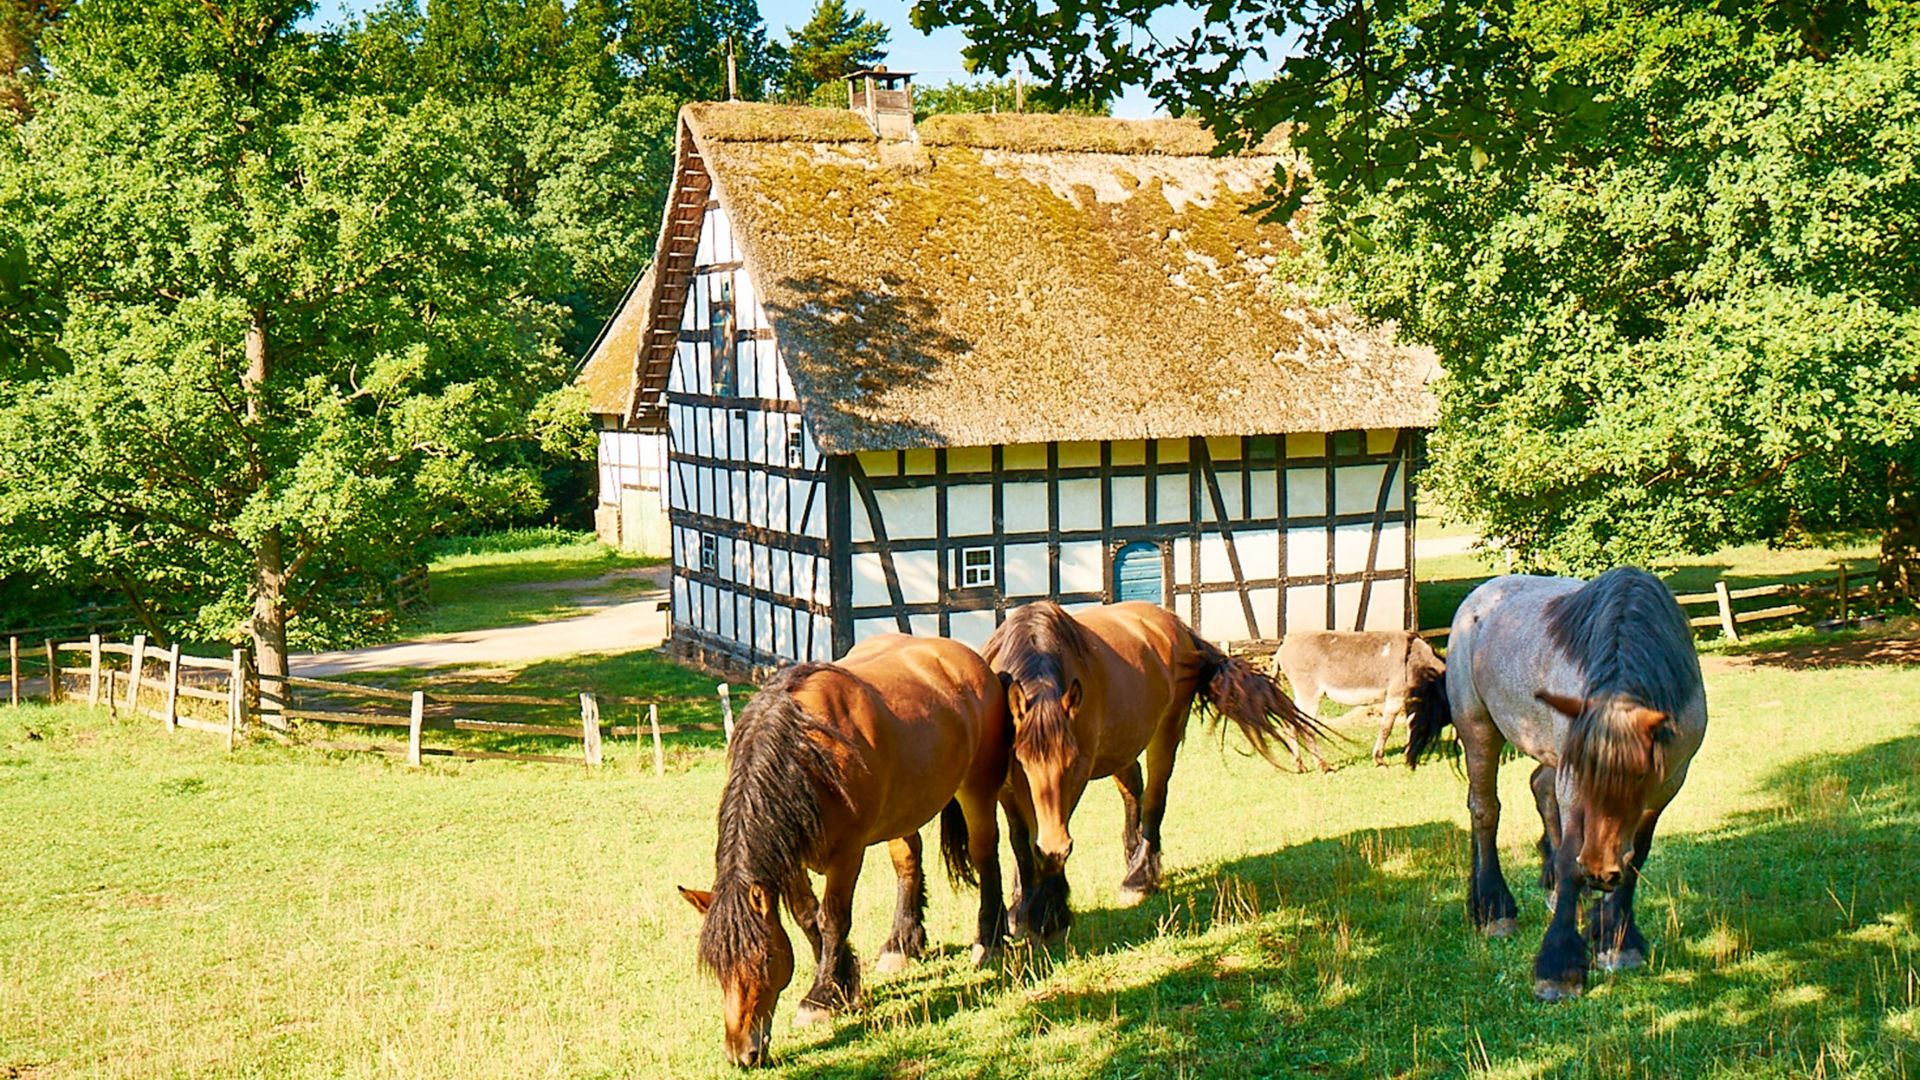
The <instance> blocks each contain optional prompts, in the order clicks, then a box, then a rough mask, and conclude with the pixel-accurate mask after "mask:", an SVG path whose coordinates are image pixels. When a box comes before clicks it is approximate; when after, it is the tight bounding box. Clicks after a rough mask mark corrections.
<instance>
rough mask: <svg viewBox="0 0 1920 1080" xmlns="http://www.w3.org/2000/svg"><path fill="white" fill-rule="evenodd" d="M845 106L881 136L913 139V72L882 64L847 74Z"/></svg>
mask: <svg viewBox="0 0 1920 1080" xmlns="http://www.w3.org/2000/svg"><path fill="white" fill-rule="evenodd" d="M847 108H849V109H852V110H853V111H854V112H856V113H858V114H860V116H861V118H862V119H864V120H866V122H867V126H868V127H870V128H872V129H873V132H874V134H876V135H878V136H880V137H881V138H883V139H901V140H910V139H912V138H913V72H911V71H888V70H887V69H886V66H885V65H881V66H880V67H875V68H863V69H861V70H859V71H856V72H853V73H852V74H850V75H848V76H847Z"/></svg>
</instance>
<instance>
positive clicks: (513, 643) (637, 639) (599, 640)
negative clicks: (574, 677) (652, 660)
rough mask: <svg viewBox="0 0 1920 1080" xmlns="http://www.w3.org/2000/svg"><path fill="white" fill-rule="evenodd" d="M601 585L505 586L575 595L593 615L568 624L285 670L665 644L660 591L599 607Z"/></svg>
mask: <svg viewBox="0 0 1920 1080" xmlns="http://www.w3.org/2000/svg"><path fill="white" fill-rule="evenodd" d="M622 576H633V575H622ZM647 576H650V577H653V578H654V580H655V581H656V582H658V581H659V580H660V578H659V577H658V576H656V572H655V571H653V570H651V569H650V570H649V572H648V574H647ZM606 584H607V579H606V578H591V579H583V580H579V581H564V582H544V583H540V584H538V585H531V586H527V585H517V586H510V587H513V588H537V589H539V590H540V591H542V592H548V591H553V592H564V591H570V590H571V591H575V592H577V593H578V594H579V595H578V596H577V599H578V600H580V601H581V603H582V606H583V607H587V606H591V608H592V610H590V611H587V612H586V613H584V614H580V615H575V616H573V617H571V618H565V619H553V620H550V621H548V622H539V623H525V624H522V625H518V626H498V627H491V628H488V629H484V630H462V631H460V632H459V633H454V634H434V635H432V636H430V637H423V638H415V639H413V640H411V641H396V642H394V643H393V644H391V645H375V646H372V647H369V648H365V649H341V650H338V651H335V652H321V653H296V654H294V655H293V656H292V657H290V658H289V660H288V664H289V667H290V668H291V669H292V671H293V674H295V675H305V676H307V677H309V678H323V677H325V676H328V675H339V674H343V673H346V672H352V671H382V670H386V669H390V668H435V667H445V666H449V665H454V664H515V663H523V662H527V661H533V660H546V659H549V658H551V657H556V656H574V655H578V654H580V653H620V652H632V651H634V650H636V649H651V648H653V647H655V646H656V645H659V644H660V643H661V642H663V641H665V640H666V639H667V613H666V612H664V611H661V610H660V604H661V603H662V602H663V601H664V600H665V599H666V592H665V590H664V589H663V590H661V591H659V592H649V593H646V594H645V595H643V596H641V597H640V598H639V599H636V600H624V601H621V602H619V603H604V602H602V601H599V600H598V599H597V597H596V594H595V592H594V590H595V589H596V588H597V587H604V586H605V585H606Z"/></svg>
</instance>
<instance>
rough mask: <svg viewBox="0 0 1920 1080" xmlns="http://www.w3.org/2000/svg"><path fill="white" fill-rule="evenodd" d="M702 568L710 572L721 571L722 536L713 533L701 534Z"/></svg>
mask: <svg viewBox="0 0 1920 1080" xmlns="http://www.w3.org/2000/svg"><path fill="white" fill-rule="evenodd" d="M700 569H701V570H703V571H705V572H707V573H709V574H717V573H719V572H720V538H719V537H717V536H715V535H713V534H712V533H701V534H700Z"/></svg>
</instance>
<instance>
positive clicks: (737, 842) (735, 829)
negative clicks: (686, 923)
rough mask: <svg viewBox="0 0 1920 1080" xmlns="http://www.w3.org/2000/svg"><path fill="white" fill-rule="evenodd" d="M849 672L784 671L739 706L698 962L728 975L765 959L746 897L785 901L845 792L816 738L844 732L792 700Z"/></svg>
mask: <svg viewBox="0 0 1920 1080" xmlns="http://www.w3.org/2000/svg"><path fill="white" fill-rule="evenodd" d="M826 672H838V673H841V674H845V672H844V671H843V670H842V669H841V668H838V667H835V666H833V665H831V664H820V663H809V664H798V665H795V666H793V667H789V668H786V669H784V670H782V671H781V672H780V673H779V674H777V675H775V676H774V678H773V680H772V681H771V682H769V683H767V685H766V686H765V687H763V688H762V689H761V690H760V692H759V693H757V694H755V695H754V697H753V700H752V701H750V702H748V703H747V706H746V708H744V709H743V710H741V713H740V720H739V723H738V724H736V725H735V727H734V737H733V745H732V747H731V748H730V749H729V751H728V754H727V758H728V768H727V783H726V787H725V789H724V790H723V791H722V793H721V795H720V828H719V841H718V843H717V844H716V845H715V848H714V888H713V906H712V907H711V908H709V909H708V911H707V916H706V919H705V920H704V921H703V922H702V923H701V927H700V949H699V955H700V963H701V964H702V965H703V966H704V967H706V968H707V969H708V970H709V971H711V972H713V973H714V974H715V975H716V976H719V977H720V978H722V979H726V978H729V977H731V976H732V975H733V974H734V973H735V972H737V971H739V970H740V969H742V968H745V967H749V966H752V965H756V964H759V963H761V962H764V960H765V958H766V954H767V947H768V942H767V928H766V922H765V920H764V919H763V918H762V917H761V916H759V915H757V914H756V913H755V912H754V910H753V908H752V906H751V903H750V901H749V899H748V892H749V890H750V888H751V887H752V886H754V885H759V886H762V887H763V888H765V889H766V890H767V892H768V893H769V894H770V898H771V900H772V902H773V903H779V901H780V898H781V897H782V896H783V895H784V894H785V893H786V891H787V889H788V888H789V886H790V884H791V882H792V881H793V880H794V877H795V875H796V874H798V873H802V872H804V869H805V864H806V859H807V857H808V856H809V855H811V854H813V852H814V849H815V848H816V847H817V846H818V844H819V842H820V839H821V832H822V830H823V828H824V824H823V820H824V819H823V815H822V813H821V803H822V801H823V800H824V799H826V798H840V799H845V798H846V788H845V786H844V784H843V783H842V781H841V777H840V770H839V768H838V766H837V765H836V764H835V763H834V761H833V759H832V758H831V757H830V756H829V755H828V753H827V751H826V749H825V748H824V747H823V746H822V745H821V742H820V740H819V738H817V737H816V736H825V737H826V738H827V739H829V740H831V741H835V742H845V738H844V737H843V736H842V735H841V734H840V733H839V732H837V731H834V730H833V729H832V728H829V727H826V726H825V725H823V724H821V723H820V722H819V721H817V720H815V719H813V718H812V717H810V716H808V715H807V713H806V711H805V710H804V709H802V708H801V707H800V703H799V702H798V701H797V700H795V698H794V697H793V692H794V691H795V690H797V689H798V688H799V687H800V685H801V684H802V683H804V682H805V681H806V680H807V679H809V678H811V677H813V676H815V675H819V674H822V673H826Z"/></svg>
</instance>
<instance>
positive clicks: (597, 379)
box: [574, 267, 653, 416]
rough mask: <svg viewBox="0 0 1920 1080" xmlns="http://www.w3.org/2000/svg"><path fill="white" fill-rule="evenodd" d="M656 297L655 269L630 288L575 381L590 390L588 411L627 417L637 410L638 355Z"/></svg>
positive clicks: (649, 269)
mask: <svg viewBox="0 0 1920 1080" xmlns="http://www.w3.org/2000/svg"><path fill="white" fill-rule="evenodd" d="M652 300H653V269H652V268H651V267H649V268H648V269H647V272H646V274H645V275H643V276H642V277H641V278H640V280H639V281H638V282H637V283H635V284H634V286H633V288H631V289H629V290H628V291H627V296H626V299H624V300H622V301H621V302H620V310H618V311H616V312H614V313H613V319H612V321H610V322H608V323H607V325H606V327H605V328H604V329H602V330H601V331H600V340H599V341H597V342H595V343H594V346H593V351H592V352H591V353H589V354H587V362H586V364H584V365H583V366H582V367H581V368H580V374H579V376H578V377H577V378H576V379H575V380H574V381H575V382H578V383H579V384H580V385H581V386H583V387H586V390H587V411H589V412H593V413H602V414H612V415H617V416H624V415H626V414H628V413H629V412H631V411H632V410H633V395H634V390H635V389H636V388H635V386H634V381H635V379H636V378H637V377H638V375H639V367H638V364H637V359H636V358H637V356H638V354H639V351H640V341H641V338H642V336H643V335H644V333H645V328H646V325H647V321H648V320H647V315H648V314H649V312H648V310H647V308H648V305H649V304H650V303H651V302H652Z"/></svg>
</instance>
